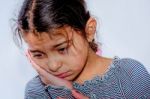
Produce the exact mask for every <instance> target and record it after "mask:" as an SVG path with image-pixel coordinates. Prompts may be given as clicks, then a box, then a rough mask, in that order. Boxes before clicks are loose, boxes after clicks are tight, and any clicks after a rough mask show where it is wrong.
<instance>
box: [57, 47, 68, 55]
mask: <svg viewBox="0 0 150 99" xmlns="http://www.w3.org/2000/svg"><path fill="white" fill-rule="evenodd" d="M58 52H59V53H60V54H65V53H66V52H67V47H64V48H60V49H58Z"/></svg>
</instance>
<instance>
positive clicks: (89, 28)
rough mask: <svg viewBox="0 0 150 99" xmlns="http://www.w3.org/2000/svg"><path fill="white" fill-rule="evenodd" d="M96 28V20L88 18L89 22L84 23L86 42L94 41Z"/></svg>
mask: <svg viewBox="0 0 150 99" xmlns="http://www.w3.org/2000/svg"><path fill="white" fill-rule="evenodd" d="M96 26H97V22H96V20H95V19H94V18H92V17H91V18H89V20H88V21H87V23H86V28H85V32H86V35H87V40H88V42H92V40H93V39H94V35H95V32H96Z"/></svg>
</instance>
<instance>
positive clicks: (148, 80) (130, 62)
mask: <svg viewBox="0 0 150 99" xmlns="http://www.w3.org/2000/svg"><path fill="white" fill-rule="evenodd" d="M120 64H121V66H122V68H123V71H125V74H126V76H127V77H126V76H124V78H122V82H123V83H126V81H127V80H129V81H130V85H131V86H130V88H129V89H131V90H132V91H131V93H129V94H131V95H133V97H134V98H142V99H143V98H144V99H147V98H150V74H149V72H148V71H147V70H146V68H145V67H144V65H143V64H141V63H140V62H139V61H137V60H134V59H129V58H126V59H122V61H121V62H120ZM125 78H127V80H125ZM126 85H127V84H126ZM125 87H126V88H125V89H128V88H127V87H129V86H128V85H127V86H125ZM126 92H130V91H129V90H126Z"/></svg>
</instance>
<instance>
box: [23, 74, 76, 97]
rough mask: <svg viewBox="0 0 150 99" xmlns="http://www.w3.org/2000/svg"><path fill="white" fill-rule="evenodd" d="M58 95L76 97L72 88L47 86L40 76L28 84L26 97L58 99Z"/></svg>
mask: <svg viewBox="0 0 150 99" xmlns="http://www.w3.org/2000/svg"><path fill="white" fill-rule="evenodd" d="M58 97H61V98H65V99H74V98H73V96H72V94H71V90H70V89H67V88H66V87H63V86H62V87H58V86H52V85H47V86H45V85H44V84H43V83H42V81H41V80H40V77H39V76H36V77H35V78H33V79H32V80H30V81H29V82H28V83H27V85H26V89H25V99H56V98H58Z"/></svg>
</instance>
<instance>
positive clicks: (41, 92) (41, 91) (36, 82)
mask: <svg viewBox="0 0 150 99" xmlns="http://www.w3.org/2000/svg"><path fill="white" fill-rule="evenodd" d="M28 98H29V99H32V98H33V99H48V98H47V94H46V92H45V87H44V85H43V84H42V82H41V80H40V78H39V76H36V77H34V78H33V79H31V80H30V81H29V82H28V83H27V84H26V88H25V99H28Z"/></svg>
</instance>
